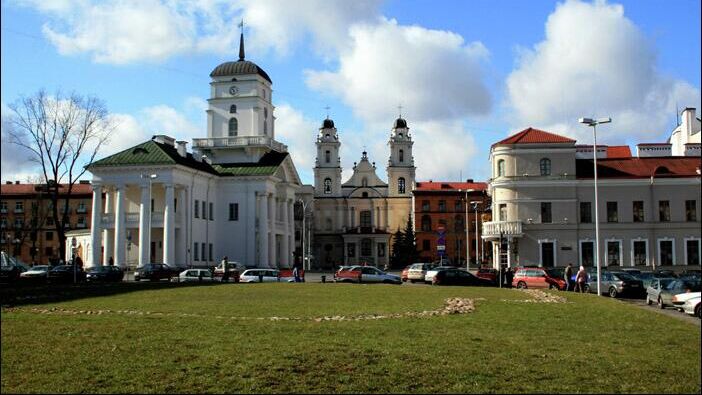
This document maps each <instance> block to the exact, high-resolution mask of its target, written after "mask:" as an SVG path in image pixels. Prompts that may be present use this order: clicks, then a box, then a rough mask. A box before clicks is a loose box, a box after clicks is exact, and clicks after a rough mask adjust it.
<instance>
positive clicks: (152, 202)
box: [151, 199, 156, 213]
mask: <svg viewBox="0 0 702 395" xmlns="http://www.w3.org/2000/svg"><path fill="white" fill-rule="evenodd" d="M155 209H156V204H154V199H151V212H152V213H153V212H154V210H155Z"/></svg>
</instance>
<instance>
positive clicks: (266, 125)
mask: <svg viewBox="0 0 702 395" xmlns="http://www.w3.org/2000/svg"><path fill="white" fill-rule="evenodd" d="M263 134H268V120H266V119H264V120H263Z"/></svg>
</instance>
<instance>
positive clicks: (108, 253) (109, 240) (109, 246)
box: [102, 188, 115, 265]
mask: <svg viewBox="0 0 702 395" xmlns="http://www.w3.org/2000/svg"><path fill="white" fill-rule="evenodd" d="M112 200H113V199H112V191H111V190H110V189H107V188H105V214H110V213H112V212H113V209H112V204H113V203H112ZM112 224H113V225H112V226H113V227H114V222H113V223H112ZM102 232H103V234H104V236H103V240H104V242H103V243H104V244H103V245H104V246H105V248H104V249H103V255H102V264H103V265H108V264H109V262H110V258H112V257H114V251H113V247H114V244H113V243H114V240H115V238H114V234H113V233H112V232H113V231H112V230H111V229H104V230H103V231H102ZM113 259H114V258H113Z"/></svg>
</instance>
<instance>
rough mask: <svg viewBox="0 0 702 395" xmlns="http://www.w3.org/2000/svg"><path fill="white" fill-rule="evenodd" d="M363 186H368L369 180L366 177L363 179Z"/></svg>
mask: <svg viewBox="0 0 702 395" xmlns="http://www.w3.org/2000/svg"><path fill="white" fill-rule="evenodd" d="M361 185H362V186H364V187H367V186H368V179H367V178H366V177H363V180H361Z"/></svg>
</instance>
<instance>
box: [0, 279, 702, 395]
mask: <svg viewBox="0 0 702 395" xmlns="http://www.w3.org/2000/svg"><path fill="white" fill-rule="evenodd" d="M70 292H71V291H70V290H69V291H66V292H65V293H64V294H65V295H64V296H66V297H64V298H62V299H64V301H61V302H47V301H42V300H41V299H38V300H35V301H34V302H33V303H34V304H21V305H19V306H17V307H14V308H3V311H2V319H1V323H2V328H1V329H2V393H12V392H34V393H41V392H48V393H54V392H62V393H65V392H71V393H75V392H100V393H104V392H111V393H114V392H140V393H142V392H148V393H157V392H175V393H183V392H185V393H191V392H197V393H201V392H314V393H328V392H441V393H446V392H480V393H484V392H522V393H524V392H527V393H531V392H540V393H574V392H598V393H632V392H636V393H642V392H643V393H700V372H701V366H700V340H701V339H700V328H699V326H696V325H692V324H690V323H688V322H683V321H680V320H677V319H674V318H671V317H667V316H664V315H660V314H655V313H654V312H650V311H646V310H643V309H640V308H636V307H633V306H630V305H627V304H625V303H621V302H619V301H617V300H611V299H609V298H599V297H596V296H594V295H577V294H570V293H569V294H567V295H565V296H566V298H567V299H568V303H529V302H524V301H523V300H526V299H530V298H531V297H530V296H529V295H527V294H525V293H523V292H521V291H517V290H500V289H493V288H465V287H461V288H457V287H456V288H454V287H433V286H391V285H355V284H345V285H344V284H309V283H304V284H246V285H244V284H228V285H213V286H188V287H183V286H180V287H171V286H168V287H163V288H158V287H157V288H154V287H152V288H150V289H144V290H136V289H133V290H132V291H131V292H124V293H115V294H112V295H107V294H106V295H105V296H83V297H79V298H71V297H70V295H69V294H70ZM560 295H562V294H560ZM449 297H461V298H472V299H474V300H475V306H476V308H475V311H473V312H472V313H468V314H456V315H445V316H432V317H403V318H388V319H368V320H353V319H352V320H341V321H321V322H320V321H318V320H315V318H320V317H324V316H345V317H350V318H354V317H358V316H361V315H368V314H389V313H404V312H418V311H424V310H435V309H438V308H441V307H442V306H443V304H444V301H445V299H446V298H449ZM3 303H6V301H4V302H3ZM51 309H54V310H51ZM46 310H50V311H49V312H46ZM107 310H109V311H107ZM42 311H43V312H42ZM81 311H82V312H81ZM98 313H99V314H98ZM272 317H276V318H275V319H274V318H272Z"/></svg>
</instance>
